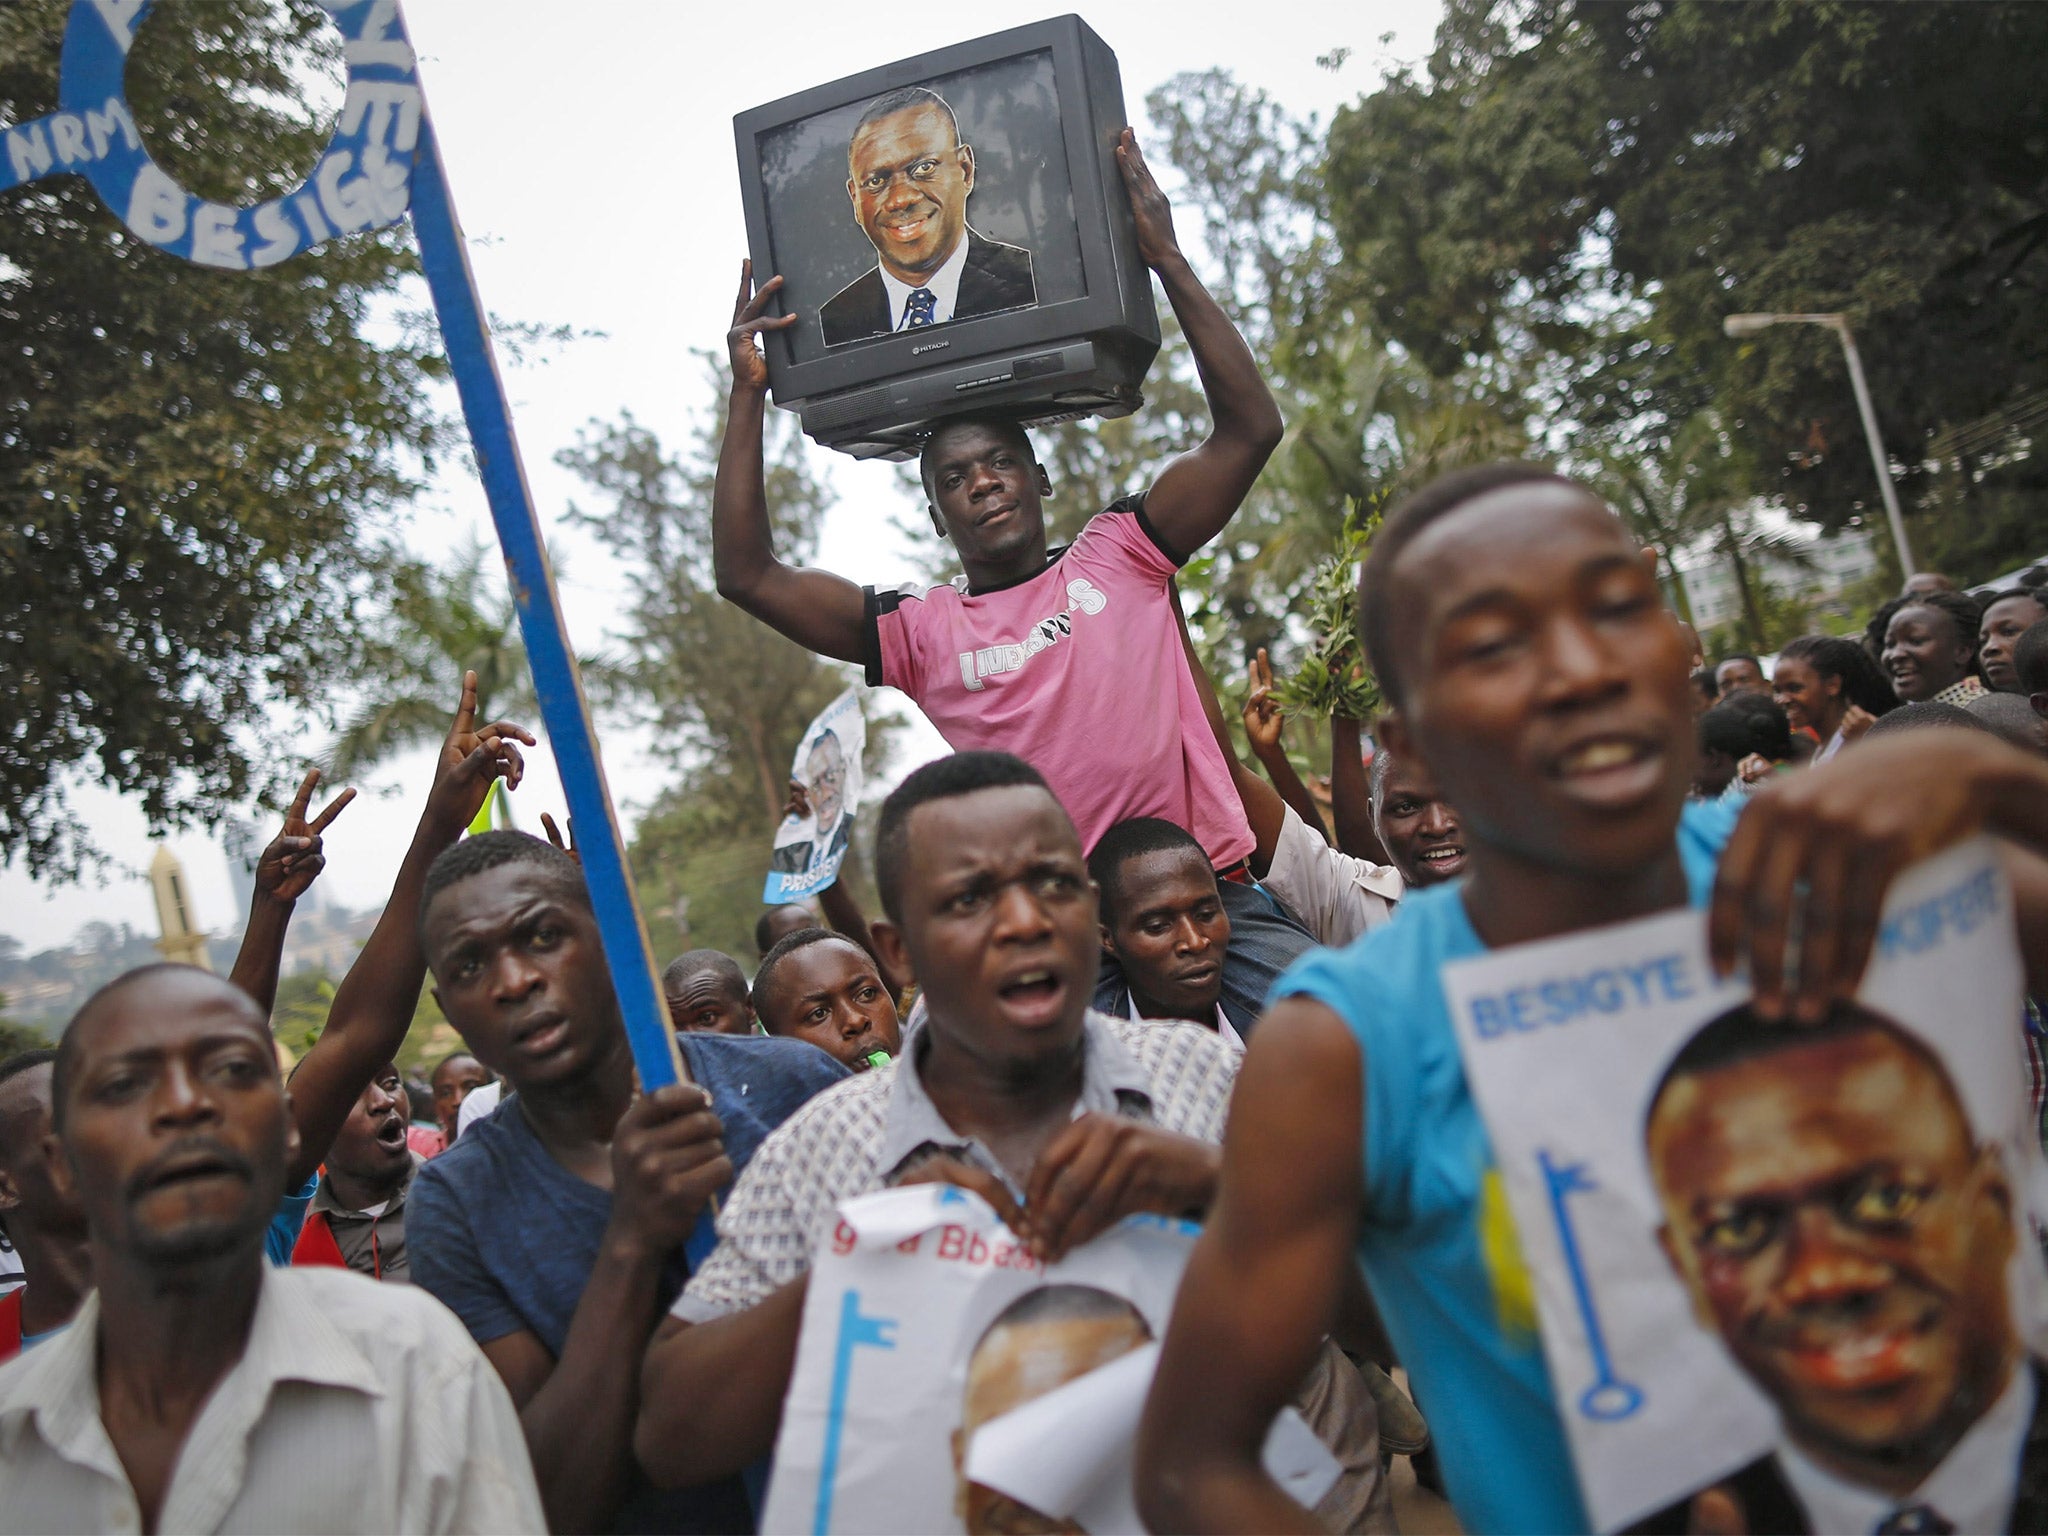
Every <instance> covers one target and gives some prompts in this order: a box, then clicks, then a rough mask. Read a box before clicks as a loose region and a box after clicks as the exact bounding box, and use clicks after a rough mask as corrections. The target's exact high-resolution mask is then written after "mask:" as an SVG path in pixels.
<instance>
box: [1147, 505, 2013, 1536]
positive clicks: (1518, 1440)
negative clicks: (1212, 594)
mask: <svg viewBox="0 0 2048 1536" xmlns="http://www.w3.org/2000/svg"><path fill="white" fill-rule="evenodd" d="M1359 601H1360V609H1361V615H1362V632H1363V638H1364V642H1365V647H1366V651H1367V654H1368V658H1369V660H1370V661H1371V663H1372V667H1373V670H1374V673H1375V675H1376V676H1377V677H1378V679H1379V682H1380V685H1381V687H1382V689H1383V690H1384V692H1385V695H1386V697H1387V700H1388V702H1389V704H1390V705H1391V706H1392V711H1393V712H1392V713H1391V714H1390V715H1389V716H1388V717H1387V718H1386V720H1385V721H1384V723H1383V730H1384V732H1385V736H1386V740H1387V742H1388V745H1389V746H1390V747H1391V748H1392V750H1393V751H1394V753H1395V755H1396V756H1397V757H1398V758H1402V759H1411V758H1412V759H1413V760H1415V761H1421V762H1426V763H1427V764H1428V765H1429V767H1430V769H1431V771H1432V774H1433V776H1434V778H1435V780H1436V782H1437V785H1438V787H1439V789H1440V790H1441V792H1442V793H1443V795H1444V798H1445V799H1447V800H1448V801H1449V802H1450V803H1451V804H1452V805H1453V806H1455V807H1456V809H1457V812H1458V816H1459V819H1460V820H1461V821H1462V822H1463V824H1464V827H1465V831H1466V838H1467V847H1468V850H1469V859H1470V862H1469V865H1468V873H1467V875H1466V877H1465V879H1464V880H1463V881H1461V882H1459V883H1457V884H1452V885H1443V886H1438V887H1435V888H1433V889H1431V890H1427V891H1421V892H1416V893H1413V894H1411V895H1409V896H1408V897H1406V898H1405V899H1404V900H1403V901H1402V903H1401V907H1400V911H1399V913H1398V914H1397V916H1396V917H1395V919H1394V920H1393V921H1392V922H1390V923H1387V924H1385V925H1383V926H1381V927H1378V928H1375V929H1374V930H1372V931H1371V932H1370V933H1368V934H1366V935H1365V936H1364V937H1363V938H1361V939H1360V940H1359V941H1358V942H1357V943H1355V944H1353V945H1352V946H1351V947H1350V948H1348V949H1344V950H1339V951H1323V952H1321V953H1318V954H1315V955H1311V956H1309V957H1307V958H1305V959H1304V960H1302V961H1301V962H1299V963H1298V964H1297V965H1296V966H1295V967H1294V968H1293V969H1292V970H1291V971H1289V972H1288V974H1287V975H1286V976H1284V977H1283V978H1282V979H1281V981H1280V983H1279V985H1278V986H1277V988H1276V989H1275V996H1276V999H1277V1000H1276V1001H1275V1002H1274V1004H1273V1006H1272V1008H1271V1010H1270V1011H1269V1012H1268V1013H1267V1015H1266V1017H1265V1019H1264V1020H1263V1021H1262V1022H1261V1024H1260V1026H1259V1031H1258V1034H1257V1036H1256V1037H1255V1038H1254V1041H1253V1044H1252V1047H1251V1050H1250V1051H1249V1053H1248V1054H1247V1056H1246V1060H1245V1065H1244V1068H1243V1070H1242V1072H1241V1073H1240V1075H1239V1078H1238V1087H1237V1093H1236V1097H1235V1099H1234V1100H1233V1103H1232V1107H1231V1116H1230V1126H1229V1130H1228V1133H1227V1135H1226V1139H1225V1145H1224V1166H1223V1180H1222V1193H1221V1195H1220V1196H1219V1198H1218V1201H1217V1204H1216V1206H1215V1207H1214V1209H1213V1212H1212V1214H1211V1217H1210V1221H1209V1224H1208V1227H1207V1230H1206V1231H1205V1233H1204V1235H1203V1237H1202V1239H1201V1241H1200V1243H1199V1244H1198V1245H1197V1247H1196V1249H1195V1252H1194V1254H1193V1255H1192V1257H1191V1258H1190V1261H1189V1264H1188V1270H1187V1278H1186V1280H1185V1282H1184V1283H1183V1285H1182V1287H1181V1292H1180V1296H1179V1300H1178V1302H1177V1304H1176V1308H1175V1312H1174V1320H1173V1326H1172V1328H1171V1330H1170V1331H1169V1333H1168V1336H1167V1338H1166V1340H1165V1345H1164V1350H1163V1353H1162V1356H1161V1360H1160V1365H1159V1371H1158V1375H1157V1377H1156V1378H1155V1380H1154V1383H1153V1387H1152V1393H1151V1397H1150V1400H1149V1402H1148V1404H1147V1408H1146V1416H1145V1422H1144V1427H1143V1430H1142V1431H1141V1434H1140V1440H1139V1451H1138V1488H1139V1498H1140V1507H1141V1508H1142V1509H1143V1511H1144V1513H1145V1515H1146V1520H1147V1524H1148V1525H1150V1526H1151V1527H1152V1528H1153V1529H1156V1530H1191V1531H1193V1530H1215V1531H1222V1530H1281V1529H1303V1528H1305V1527H1304V1526H1303V1524H1302V1522H1303V1520H1304V1518H1305V1516H1304V1513H1303V1511H1302V1510H1301V1509H1300V1508H1299V1506H1297V1505H1295V1504H1293V1503H1292V1502H1291V1501H1289V1500H1288V1499H1287V1497H1286V1495H1285V1494H1284V1493H1282V1492H1281V1490H1280V1488H1279V1486H1278V1485H1277V1484H1276V1483H1274V1482H1273V1481H1272V1479H1271V1478H1269V1477H1268V1476H1267V1475H1266V1474H1265V1473H1264V1471H1263V1470H1262V1469H1261V1467H1260V1462H1259V1451H1260V1447H1261V1445H1262V1443H1263V1441H1264V1438H1265V1434H1266V1430H1267V1427H1268V1425H1269V1424H1270V1422H1271V1420H1272V1417H1273V1415H1274V1414H1275V1413H1276V1412H1277V1411H1278V1410H1279V1408H1280V1407H1281V1406H1282V1405H1283V1404H1284V1403H1285V1402H1286V1401H1287V1396H1288V1393H1289V1391H1290V1389H1291V1387H1292V1384H1293V1382H1294V1380H1295V1379H1296V1378H1297V1377H1298V1376H1299V1374H1300V1372H1301V1370H1302V1368H1303V1366H1304V1364H1305V1363H1306V1361H1307V1360H1308V1359H1309V1358H1310V1356H1311V1354H1312V1352H1313V1350H1314V1348H1315V1345H1316V1342H1317V1341H1318V1340H1319V1339H1320V1338H1321V1336H1322V1334H1323V1332H1324V1331H1325V1330H1326V1329H1327V1328H1328V1327H1329V1324H1330V1319H1331V1316H1332V1313H1333V1310H1334V1308H1335V1306H1336V1303H1337V1299H1338V1297H1339V1294H1340V1279H1341V1277H1342V1276H1343V1274H1344V1271H1345V1269H1346V1268H1347V1266H1349V1265H1350V1264H1351V1263H1353V1262H1354V1255H1355V1261H1356V1262H1360V1263H1362V1264H1363V1266H1364V1268H1365V1271H1366V1274H1367V1277H1368V1279H1369V1280H1370V1281H1371V1284H1372V1289H1373V1293H1374V1297H1375V1299H1376V1301H1377V1302H1378V1304H1379V1308H1380V1311H1381V1313H1382V1315H1383V1317H1384V1319H1385V1321H1386V1324H1387V1327H1388V1331H1389V1333H1390V1335H1391V1336H1392V1339H1393V1342H1394V1345H1395V1348H1396V1350H1397V1352H1398V1353H1399V1355H1400V1358H1401V1360H1402V1362H1403V1363H1404V1364H1405V1365H1406V1366H1407V1367H1408V1369H1409V1371H1410V1373H1411V1376H1412V1378H1413V1380H1414V1383H1415V1386H1416V1390H1417V1395H1418V1398H1419V1400H1420V1401H1421V1402H1422V1404H1423V1405H1424V1407H1425V1409H1426V1411H1427V1412H1428V1414H1429V1417H1430V1424H1431V1427H1432V1430H1433V1431H1434V1437H1435V1441H1436V1444H1437V1446H1438V1448H1439V1452H1440V1455H1441V1461H1442V1467H1443V1473H1444V1478H1445V1482H1446V1484H1447V1485H1448V1487H1449V1491H1450V1494H1451V1498H1452V1501H1453V1503H1454V1504H1455V1505H1456V1506H1457V1511H1458V1516H1459V1519H1460V1520H1461V1521H1462V1523H1463V1525H1464V1528H1465V1529H1466V1530H1468V1531H1474V1532H1480V1531H1500V1530H1541V1531H1577V1530H1584V1529H1586V1527H1587V1523H1588V1522H1587V1515H1586V1510H1585V1505H1584V1502H1583V1500H1582V1499H1581V1497H1580V1493H1579V1488H1578V1483H1577V1479H1576V1478H1575V1476H1574V1474H1573V1471H1572V1461H1571V1455H1570V1452H1569V1449H1568V1448H1567V1445H1566V1441H1565V1434H1564V1426H1563V1423H1562V1422H1561V1420H1560V1419H1559V1417H1558V1413H1557V1409H1556V1406H1555V1399H1554V1397H1553V1394H1552V1391H1551V1384H1550V1379H1549V1374H1548V1372H1547V1371H1546V1369H1545V1367H1544V1362H1543V1355H1542V1347H1541V1341H1540V1339H1539V1338H1538V1335H1537V1323H1536V1308H1535V1297H1534V1292H1533V1288H1532V1283H1531V1280H1530V1277H1529V1274H1528V1272H1527V1270H1526V1268H1525V1267H1524V1265H1523V1261H1522V1257H1521V1252H1520V1247H1519V1244H1518V1242H1517V1239H1516V1237H1515V1232H1514V1226H1513V1223H1512V1221H1511V1220H1510V1218H1509V1215H1508V1207H1507V1199H1506V1195H1505V1192H1504V1190H1503V1188H1502V1185H1501V1179H1500V1173H1499V1170H1498V1168H1497V1167H1496V1166H1495V1164H1494V1160H1493V1154H1492V1149H1491V1145H1490V1143H1489V1141H1488V1138H1487V1134H1486V1128H1485V1126H1484V1124H1483V1123H1482V1121H1481V1119H1480V1117H1479V1113H1478V1110H1477V1108H1476V1106H1475V1105H1474V1103H1473V1100H1472V1095H1471V1091H1470V1088H1469V1086H1468V1085H1467V1083H1466V1080H1465V1074H1464V1068H1463V1064H1462V1061H1461V1059H1460V1057H1459V1054H1458V1046H1457V1041H1456V1038H1455V1036H1454V1035H1453V1033H1452V1027H1451V1022H1450V1017H1449V1014H1448V1012H1447V1010H1446V1008H1445V1005H1444V999H1443V989H1442V985H1441V982H1440V979H1439V977H1440V972H1441V970H1442V968H1443V966H1444V965H1445V964H1446V963H1447V962H1450V961H1454V960H1459V959H1464V958H1466V957H1469V956H1474V955H1478V954H1481V953H1484V952H1485V951H1486V950H1488V949H1490V948H1497V947H1499V946H1502V945H1507V944H1519V943H1528V942H1532V941H1535V940H1539V939H1548V938H1555V937H1557V936H1559V935H1562V934H1567V933H1574V932H1578V931H1580V930H1583V929H1588V928H1594V927H1599V926H1602V925H1604V924H1609V923H1617V922H1623V921H1627V920H1629V919H1632V918H1638V917H1643V916H1646V915H1648V914H1650V913H1654V912H1658V911H1662V910H1665V909H1668V908H1671V907H1676V906H1680V905H1684V904H1687V903H1690V904H1692V905H1694V906H1707V907H1710V908H1711V911H1710V918H1709V931H1710V935H1711V944H1712V949H1713V953H1714V957H1715V961H1716V963H1717V964H1718V965H1720V966H1721V967H1722V968H1723V969H1728V968H1731V967H1733V966H1734V965H1736V964H1738V963H1739V964H1742V965H1744V966H1746V967H1747V969H1748V971H1749V973H1750V975H1751V976H1752V977H1753V978H1754V980H1755V985H1756V998H1755V1002H1754V1005H1753V1006H1754V1008H1755V1010H1756V1011H1757V1012H1758V1013H1759V1014H1760V1015H1762V1016H1764V1017H1766V1018H1770V1019H1781V1018H1786V1017H1790V1018H1793V1019H1797V1020H1800V1021H1803V1022H1813V1021H1816V1020H1818V1019H1820V1018H1821V1017H1823V1016H1824V1015H1825V1013H1826V1010H1827V1007H1828V1004H1829V1003H1830V1001H1831V1000H1832V999H1834V998H1836V997H1840V996H1845V995H1847V994H1848V993H1850V992H1852V991H1853V990H1854V988H1855V985H1856V983H1857V981H1858V979H1859V978H1860V976H1861V974H1862V970H1863V965H1864V961H1865V960H1866V959H1867V958H1868V955H1869V952H1870V946H1871V941H1872V939H1873V937H1874V933H1875V927H1876V920H1877V914H1878V909H1879V904H1880V902H1881V900H1882V897H1883V892H1884V888H1885V886H1886V884H1887V883H1888V882H1889V880H1890V879H1891V877H1892V876H1893V875H1894V874H1895V873H1897V871H1898V870H1899V869H1901V868H1902V867H1904V866H1905V865H1906V864H1907V863H1909V862H1911V861H1913V860H1915V859H1918V858H1921V857H1924V856H1925V855H1927V854H1928V853H1931V852H1933V851H1934V850H1936V849H1938V848H1941V847H1943V846H1946V845H1947V844H1949V843H1952V842H1954V841H1956V840H1957V839H1959V838H1961V837H1964V836H1967V835H1969V834H1971V833H1973V832H1976V831H1980V830H1988V831H1991V832H1994V833H1998V834H2002V835H2004V836H2006V837H2008V838H2010V839H2011V840H2012V841H2013V842H2014V843H2017V844H2024V845H2026V846H2027V847H2028V848H2029V849H2031V850H2034V851H2032V852H2022V851H2021V850H2020V849H2019V848H2012V849H2011V850H2010V861H2011V864H2012V873H2013V876H2014V881H2015V886H2016V889H2017V892H2018V896H2019V900H2018V907H2019V914H2020V921H2021V937H2022V942H2023V946H2024V948H2025V949H2026V953H2027V960H2028V965H2029V971H2030V976H2031V977H2032V980H2033V984H2034V986H2035V987H2036V988H2038V987H2039V986H2040V985H2041V984H2042V982H2043V981H2044V980H2048V863H2044V862H2043V861H2042V860H2041V859H2040V858H2039V857H2038V853H2039V851H2041V850H2048V765H2043V764H2041V763H2039V762H2038V761H2037V760H2030V759H2028V758H2026V757H2024V756H2023V755H2022V754H2020V753H2017V752H2015V751H2013V750H2012V749H2010V748H2008V747H2006V746H2005V745H2004V744H2003V743H2000V742H1997V741H1996V740H1994V739H1993V738H1991V737H1989V736H1980V735H1977V734H1976V733H1970V734H1968V735H1965V734H1964V733H1959V732H1958V733H1923V734H1922V735H1921V737H1920V738H1919V739H1918V740H1917V741H1916V742H1914V743H1912V744H1911V745H1910V746H1909V747H1907V749H1906V750H1903V751H1900V750H1894V749H1893V748H1892V747H1891V746H1889V745H1888V744H1884V743H1877V744H1872V745H1869V746H1865V747H1860V748H1858V749H1857V750H1856V751H1855V752H1851V753H1845V754H1843V755H1842V756H1841V757H1840V758H1839V759H1837V760H1836V761H1834V762H1831V763H1829V764H1828V765H1826V766H1824V767H1821V768H1816V769H1813V770H1811V771H1809V772H1807V773H1805V774H1802V775H1799V776H1796V777H1794V778H1790V779H1787V780H1785V781H1783V782H1782V783H1780V784H1777V785H1774V786H1773V787H1772V789H1771V790H1770V791H1769V792H1768V793H1766V794H1763V795H1760V796H1758V797H1757V798H1756V799H1755V800H1754V801H1752V802H1751V803H1750V805H1749V807H1748V809H1747V812H1746V814H1745V815H1744V816H1743V819H1742V821H1741V822H1740V824H1739V825H1737V824H1736V822H1735V818H1734V812H1733V811H1732V810H1731V809H1730V808H1726V807H1722V806H1718V805H1704V806H1701V805H1695V806H1687V805H1686V804H1685V800H1686V792H1687V789H1688V786H1689V784H1690V782H1691V778H1692V771H1693V761H1694V753H1695V750H1696V738H1695V732H1694V725H1693V711H1692V702H1691V694H1690V682H1689V665H1690V664H1689V657H1688V651H1687V645H1686V642H1685V640H1684V639H1683V637H1682V636H1681V634H1680V630H1679V625H1678V622H1677V620H1676V619H1675V618H1674V617H1673V616H1672V615H1671V614H1670V613H1669V612H1668V611H1667V610H1666V609H1665V608H1664V607H1663V605H1662V602H1661V599H1660V596H1659V593H1658V589H1657V584H1656V580H1655V576H1654V573H1653V571H1652V569H1651V567H1650V566H1649V565H1648V564H1647V563H1646V562H1645V560H1644V558H1643V552H1642V551H1641V550H1639V549H1638V548H1637V547H1636V544H1635V541H1634V540H1633V539H1632V538H1631V537H1630V536H1629V534H1628V531H1627V529H1626V528H1625V527H1624V526H1623V525H1622V523H1621V521H1620V519H1619V518H1617V517H1616V516H1615V515H1614V513H1613V512H1612V511H1611V510H1610V509H1609V508H1608V507H1607V506H1606V505H1605V504H1604V503H1603V502H1601V501H1600V499H1599V498H1598V497H1596V496H1594V495H1593V494H1592V493H1591V492H1589V491H1587V490H1586V489H1585V488H1584V487H1583V486H1580V485H1577V484H1575V483H1574V482H1572V481H1570V480H1566V479H1563V478H1561V477H1559V476H1557V475H1554V474H1551V473H1549V472H1547V471H1544V470H1541V469H1538V468H1536V467H1534V466H1529V465H1492V466H1488V467H1485V468H1482V469H1476V470H1468V471H1464V472H1461V473H1459V474H1456V475H1451V476H1447V477H1445V478H1444V479H1442V480H1439V481H1437V482H1435V483H1434V484H1433V485H1431V486H1429V487H1427V488H1425V489H1424V490H1422V491H1420V492H1418V493H1417V494H1416V495H1415V496H1413V497H1411V498H1410V499H1409V500H1408V501H1407V502H1405V503H1404V504H1402V505H1401V506H1399V507H1397V508H1396V509H1395V510H1394V511H1393V512H1392V513H1390V514H1389V515H1388V517H1387V519H1386V521H1385V523H1384V524H1383V525H1382V527H1381V529H1380V532H1379V534H1378V535H1377V537H1376V538H1375V540H1374V543H1373V549H1372V553H1371V556H1370V558H1369V560H1368V561H1367V565H1366V569H1365V572H1364V575H1363V577H1362V579H1361V583H1360V599H1359ZM1938 736H1946V737H1947V738H1948V739H1945V740H1941V739H1935V738H1936V737H1938ZM1789 932H1798V933H1800V934H1801V936H1802V942H1801V943H1800V945H1799V946H1798V950H1797V953H1798V961H1797V967H1798V968H1797V971H1796V973H1791V972H1788V968H1787V958H1786V957H1787V955H1788V953H1789V952H1790V947H1789V946H1788V943H1787V939H1788V933H1789ZM1588 1109H1589V1110H1594V1111H1597V1109H1598V1106H1595V1105H1591V1104H1589V1105H1588ZM1248 1296H1256V1297H1258V1298H1259V1303H1258V1305H1257V1306H1247V1305H1246V1304H1245V1298H1246V1297H1248Z"/></svg>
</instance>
